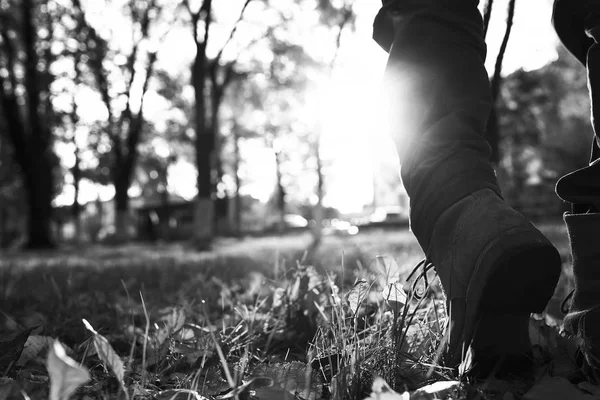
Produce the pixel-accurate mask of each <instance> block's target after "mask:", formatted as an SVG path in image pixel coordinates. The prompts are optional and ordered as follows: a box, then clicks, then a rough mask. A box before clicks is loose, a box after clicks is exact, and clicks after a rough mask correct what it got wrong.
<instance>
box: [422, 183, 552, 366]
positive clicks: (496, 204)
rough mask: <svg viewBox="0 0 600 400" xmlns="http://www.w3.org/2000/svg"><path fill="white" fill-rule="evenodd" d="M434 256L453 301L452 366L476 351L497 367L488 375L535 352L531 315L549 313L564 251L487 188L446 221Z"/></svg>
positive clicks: (436, 236)
mask: <svg viewBox="0 0 600 400" xmlns="http://www.w3.org/2000/svg"><path fill="white" fill-rule="evenodd" d="M426 254H427V256H428V257H429V259H430V260H431V261H432V262H433V264H434V265H435V267H436V270H437V273H438V275H439V277H440V280H441V283H442V286H443V288H444V292H445V294H446V297H447V300H448V308H449V313H450V320H451V327H450V329H449V330H448V334H449V338H448V343H449V347H448V362H449V363H450V364H451V365H454V366H455V365H457V364H458V363H460V362H461V361H462V360H463V358H464V357H465V352H466V350H467V348H468V347H469V346H470V345H472V346H473V347H472V349H471V350H472V351H473V356H474V359H473V363H474V364H489V368H483V369H482V372H481V373H486V372H483V370H485V369H491V368H492V367H496V366H494V365H491V364H493V363H495V362H496V361H501V359H502V358H503V356H509V358H510V357H512V356H513V355H514V356H521V355H523V353H526V352H527V351H528V350H530V344H529V340H528V328H527V327H528V325H527V323H528V320H529V315H530V313H533V312H541V311H543V309H544V308H545V307H546V304H547V302H548V301H549V299H550V297H551V296H552V294H553V292H554V289H555V287H556V283H557V281H558V277H559V275H560V271H561V259H560V255H559V253H558V251H557V250H556V248H555V247H554V246H553V245H552V244H551V243H550V242H549V241H548V239H547V238H546V237H545V236H544V235H543V234H542V233H541V232H540V231H539V230H538V229H537V228H535V227H534V226H533V225H532V224H531V223H530V222H529V221H528V220H527V219H526V218H525V217H523V216H522V215H521V214H519V213H518V212H516V211H515V210H513V209H512V208H510V207H509V206H508V205H506V203H504V201H503V200H502V199H501V198H500V197H499V196H498V195H497V194H496V193H494V192H493V191H491V190H489V189H484V190H480V191H477V192H475V193H473V194H471V195H469V196H467V197H465V198H463V199H461V200H460V201H459V202H457V203H456V204H454V205H453V206H452V207H450V208H449V209H448V210H447V211H445V212H444V213H443V214H442V215H441V217H440V218H439V219H438V220H437V221H436V223H435V229H434V231H433V235H432V238H431V244H430V246H429V248H428V249H427V251H426ZM479 325H480V326H481V331H479V332H478V326H479ZM494 326H497V329H493V327H494ZM495 332H497V333H500V332H501V334H494V333H495ZM513 353H514V354H513ZM474 366H475V367H477V365H474ZM487 372H492V371H487ZM481 373H478V374H479V375H480V374H481Z"/></svg>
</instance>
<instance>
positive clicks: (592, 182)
mask: <svg viewBox="0 0 600 400" xmlns="http://www.w3.org/2000/svg"><path fill="white" fill-rule="evenodd" d="M553 22H554V26H555V29H556V31H557V33H558V35H559V37H560V38H561V40H562V42H563V44H564V45H565V47H567V49H569V50H570V51H571V53H573V55H574V56H575V57H577V59H578V60H579V61H581V62H582V63H583V64H584V65H586V67H587V71H588V87H589V89H590V99H591V103H592V125H593V128H594V131H595V133H596V138H595V143H594V145H593V151H592V163H591V164H590V166H588V167H586V168H582V169H580V170H577V171H575V172H572V173H570V174H568V175H566V176H564V177H563V178H561V179H560V180H559V182H558V184H557V186H556V193H557V194H558V195H559V197H561V198H562V199H563V200H565V201H567V202H570V203H571V204H572V208H573V212H572V213H566V214H565V216H564V219H565V223H566V225H567V230H568V233H569V240H570V244H571V253H572V255H573V276H574V280H575V290H574V292H573V297H572V301H571V304H570V307H569V312H568V314H567V315H566V316H565V319H564V327H565V331H566V332H567V333H568V334H571V335H573V336H576V337H578V339H579V342H580V350H581V354H582V355H583V357H582V358H581V361H582V362H581V367H582V372H583V373H584V375H585V377H586V378H588V379H589V380H592V381H594V382H595V383H600V250H599V249H600V236H599V235H600V161H599V160H598V156H599V154H598V153H599V151H598V149H599V147H598V143H600V140H599V138H600V44H599V43H600V3H599V2H598V1H591V0H585V1H582V0H579V1H573V0H557V1H555V4H554V16H553Z"/></svg>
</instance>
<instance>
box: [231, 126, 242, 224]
mask: <svg viewBox="0 0 600 400" xmlns="http://www.w3.org/2000/svg"><path fill="white" fill-rule="evenodd" d="M237 129H238V127H237V126H234V127H233V148H234V154H233V171H234V174H235V195H234V200H233V226H234V230H235V233H236V234H237V235H241V233H242V197H241V194H240V188H241V187H242V179H241V178H240V159H241V157H240V136H239V133H238V131H237Z"/></svg>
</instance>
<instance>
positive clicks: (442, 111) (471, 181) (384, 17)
mask: <svg viewBox="0 0 600 400" xmlns="http://www.w3.org/2000/svg"><path fill="white" fill-rule="evenodd" d="M384 3H385V2H384ZM477 3H478V1H477V0H401V1H391V2H389V4H386V5H384V7H383V8H382V10H381V11H380V13H379V15H378V16H377V19H376V21H375V25H374V37H375V39H376V40H377V41H378V42H379V43H380V44H381V45H382V47H384V48H386V49H388V50H389V55H390V56H389V61H388V65H387V69H386V73H385V80H384V85H385V90H386V93H387V97H386V103H387V106H388V107H389V109H388V114H389V118H390V120H389V123H390V131H391V134H392V136H393V137H394V139H395V142H396V146H397V148H398V153H399V156H400V161H401V164H402V179H403V182H404V185H405V187H406V190H407V193H408V195H409V197H410V204H411V227H412V229H413V232H414V234H415V236H416V237H417V239H418V240H419V243H420V244H421V246H422V247H423V249H424V250H425V251H426V250H427V248H428V246H429V240H430V237H431V233H432V230H433V225H434V223H435V221H436V219H437V218H438V217H439V216H440V215H441V213H442V212H443V211H444V210H446V209H448V208H449V207H450V206H451V205H452V204H454V203H456V202H457V201H458V200H459V199H461V198H463V197H465V196H467V195H468V194H470V193H473V192H475V191H477V190H480V189H486V188H488V189H491V190H493V191H494V192H496V193H498V194H500V189H499V187H498V184H497V181H496V176H495V173H494V171H493V169H492V167H491V165H490V162H489V153H490V149H489V145H488V144H487V142H486V141H485V139H484V138H483V133H484V130H485V126H486V121H487V118H488V115H489V112H490V109H491V97H490V89H489V81H488V75H487V72H486V70H485V67H484V61H485V54H486V46H485V42H484V40H483V35H482V18H481V15H480V13H479V11H478V9H477ZM392 42H393V45H392ZM390 47H391V48H390Z"/></svg>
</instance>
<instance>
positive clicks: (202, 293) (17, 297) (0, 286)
mask: <svg viewBox="0 0 600 400" xmlns="http://www.w3.org/2000/svg"><path fill="white" fill-rule="evenodd" d="M540 227H541V229H542V230H543V231H544V232H546V233H547V235H548V236H549V237H550V239H551V240H552V241H553V242H554V243H555V244H556V245H557V247H558V248H559V250H560V251H561V254H563V256H564V260H565V264H567V263H568V261H569V256H568V242H567V241H566V236H565V232H564V229H563V228H561V227H560V226H558V225H556V224H546V225H542V226H540ZM310 242H311V238H310V236H309V235H308V234H294V235H290V236H285V237H266V238H252V239H242V240H232V239H227V240H218V241H217V242H216V243H215V246H214V249H213V251H211V252H196V251H194V250H193V249H190V248H188V247H186V246H185V245H182V244H165V245H160V244H159V245H156V246H154V245H153V246H149V245H145V244H131V245H127V246H122V247H109V248H107V247H96V246H91V247H85V248H65V249H63V250H61V251H59V252H40V253H35V254H22V253H12V254H7V255H5V256H4V257H3V259H2V261H0V331H3V332H8V333H13V332H20V331H23V330H24V329H26V328H30V327H34V328H35V329H34V331H33V332H32V335H33V336H31V337H32V338H39V337H52V338H58V339H59V340H60V341H61V342H62V343H64V344H65V345H66V346H67V348H68V349H69V352H70V355H71V356H72V358H73V359H75V360H77V361H78V362H81V363H82V365H84V366H86V367H87V368H88V369H89V370H90V371H91V375H92V380H91V381H90V382H89V383H87V384H86V385H84V386H83V387H81V388H80V389H79V391H78V392H77V394H76V395H75V396H74V397H75V398H81V399H95V398H101V399H120V398H127V397H131V396H133V397H135V398H140V399H146V398H147V399H151V398H157V399H167V398H176V399H184V398H194V397H193V396H192V394H191V393H199V394H201V395H202V396H205V397H206V398H235V397H238V398H240V399H249V398H259V399H284V398H290V399H291V398H306V399H315V400H316V399H319V398H333V399H355V398H356V399H362V398H365V397H368V396H369V394H370V391H371V384H372V382H373V379H374V378H375V377H376V376H380V377H383V378H384V379H385V380H386V381H387V382H388V383H390V385H391V386H392V387H394V388H395V389H396V390H399V391H404V390H415V389H417V388H419V387H421V386H423V385H425V384H427V383H431V382H433V381H440V380H450V379H452V374H451V371H448V370H446V369H444V368H443V367H441V366H440V365H439V363H438V358H439V357H438V356H439V354H437V353H436V350H437V349H438V347H439V344H440V341H441V340H442V330H443V329H442V327H443V324H444V322H445V320H446V316H445V312H444V301H443V295H442V292H441V290H440V288H439V285H438V284H437V283H435V280H432V281H433V284H431V285H429V286H428V287H423V286H422V285H418V287H415V288H414V290H413V288H412V286H411V285H412V283H413V281H412V280H411V282H406V277H407V275H408V273H409V272H410V270H411V269H412V267H413V266H414V265H415V264H416V263H417V262H418V261H419V260H420V259H421V258H422V257H423V254H422V252H421V250H420V248H419V247H418V244H417V243H416V240H415V239H414V238H413V236H412V234H411V233H410V232H408V231H406V230H400V231H391V230H378V231H371V232H368V233H361V234H359V235H356V236H350V237H338V236H329V237H326V238H325V239H324V241H323V243H322V244H321V245H320V246H319V248H318V249H316V250H315V251H314V252H310V253H307V252H306V249H307V248H309V246H310ZM563 275H564V276H563V277H562V278H561V285H560V286H559V288H558V289H557V292H556V295H555V298H554V299H553V301H552V302H551V303H550V306H549V308H548V315H549V317H547V318H546V320H547V321H550V324H551V325H552V321H556V320H557V319H558V318H559V317H560V313H559V302H560V299H561V298H562V295H563V294H564V293H565V292H566V291H567V288H568V286H569V279H570V278H569V270H568V268H565V274H563ZM431 278H433V277H431ZM395 282H398V283H396V284H394V283H395ZM402 290H404V291H405V292H406V294H407V296H408V297H407V299H406V300H402V301H394V300H395V297H394V296H397V295H401V292H402ZM390 295H392V297H391V298H390ZM402 303H404V305H402ZM82 319H86V320H87V321H89V323H90V324H91V326H93V327H94V329H95V330H96V331H97V332H98V335H100V337H102V338H106V340H107V341H108V343H110V345H111V347H112V348H113V349H114V351H115V352H116V354H118V355H119V356H120V359H121V360H122V361H123V362H124V370H125V377H124V384H125V388H126V389H125V390H122V389H121V386H120V384H119V381H118V379H116V378H115V375H114V373H113V372H111V371H112V370H111V368H110V365H107V362H106V360H105V359H103V358H102V357H101V354H97V351H96V352H95V351H93V349H94V348H95V347H94V346H92V345H91V344H92V343H93V342H94V340H96V339H97V336H95V335H93V334H91V333H90V330H88V329H86V327H85V326H84V324H83V323H82ZM546 320H544V321H546ZM535 326H536V327H539V332H542V331H543V329H546V328H547V326H546V323H545V322H544V323H541V322H539V323H537V325H535ZM544 332H545V331H544ZM554 332H556V329H554V328H553V329H552V330H551V331H550V333H548V332H546V333H540V335H542V336H544V338H545V339H548V338H552V340H559V339H557V338H558V337H559V336H558V334H554ZM30 340H32V339H31V338H30ZM548 340H549V339H548ZM30 344H31V343H30ZM1 348H2V340H0V350H1ZM544 348H545V351H546V350H548V349H549V346H548V345H547V343H546V344H545V347H544ZM548 351H550V350H548ZM541 356H548V354H546V353H544V354H541V355H540V357H541ZM549 357H550V358H552V357H553V355H552V354H550V356H549ZM44 364H45V352H44V351H43V350H42V351H40V352H39V354H35V355H33V356H31V357H30V359H26V360H25V359H23V358H22V359H21V360H20V362H19V363H18V365H12V366H10V371H9V376H10V377H11V379H7V378H0V394H2V393H3V392H2V390H3V389H2V388H4V390H5V393H9V392H8V391H7V390H9V389H10V390H11V391H12V392H14V393H17V394H15V396H16V397H15V398H22V397H18V396H19V395H18V393H21V392H23V393H27V394H28V396H29V397H30V398H31V399H37V398H39V399H45V398H48V374H47V372H46V369H45V366H44ZM109 364H110V363H109ZM546 364H547V363H546ZM546 364H544V365H546ZM563 364H564V363H563ZM1 366H2V357H1V356H0V367H1ZM0 373H2V371H0ZM7 387H8V388H9V389H6V388H7ZM190 390H191V391H192V392H190ZM186 391H187V392H186ZM12 392H10V393H12ZM295 395H298V396H299V397H294V396H295ZM219 396H221V397H219ZM252 396H254V397H252ZM0 397H2V396H0Z"/></svg>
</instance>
